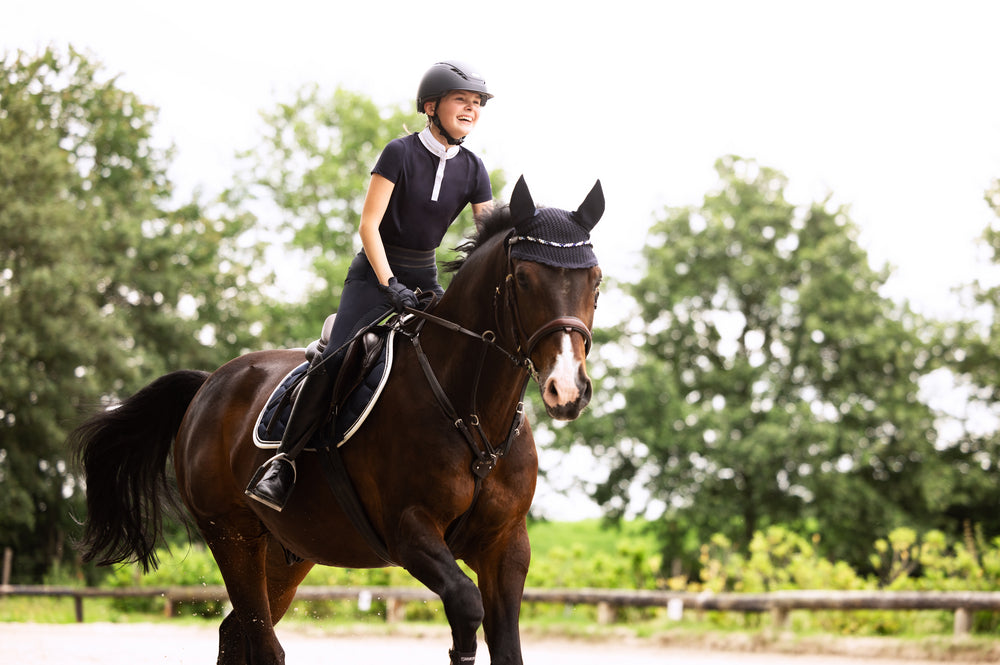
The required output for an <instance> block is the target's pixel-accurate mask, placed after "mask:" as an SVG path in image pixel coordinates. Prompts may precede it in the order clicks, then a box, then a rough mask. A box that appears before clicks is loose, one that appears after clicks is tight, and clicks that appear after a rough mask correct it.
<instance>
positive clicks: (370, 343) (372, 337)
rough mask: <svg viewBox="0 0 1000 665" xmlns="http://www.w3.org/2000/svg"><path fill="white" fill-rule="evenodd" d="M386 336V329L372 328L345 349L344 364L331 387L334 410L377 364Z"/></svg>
mask: <svg viewBox="0 0 1000 665" xmlns="http://www.w3.org/2000/svg"><path fill="white" fill-rule="evenodd" d="M387 334H388V329H387V328H380V327H377V326H372V327H370V328H368V329H367V330H365V331H364V332H362V333H361V334H360V335H358V336H357V337H355V338H354V340H353V341H352V342H351V343H350V346H348V347H347V351H346V352H345V355H344V362H343V364H342V365H341V366H340V372H339V373H338V374H337V381H336V383H334V386H333V403H334V405H335V408H339V407H340V405H341V404H343V402H344V400H346V399H347V397H348V396H349V395H350V394H351V393H353V392H354V390H355V389H356V388H357V387H358V386H359V385H361V383H362V382H363V381H364V379H365V377H367V376H368V374H369V373H370V372H371V370H372V368H373V367H374V366H375V365H376V364H377V363H378V362H379V359H380V358H381V356H382V351H383V349H384V348H385V343H386V337H387Z"/></svg>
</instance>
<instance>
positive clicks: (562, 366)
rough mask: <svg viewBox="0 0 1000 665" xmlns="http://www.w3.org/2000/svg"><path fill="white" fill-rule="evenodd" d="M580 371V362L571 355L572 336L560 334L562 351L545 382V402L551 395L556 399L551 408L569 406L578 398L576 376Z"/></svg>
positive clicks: (578, 389)
mask: <svg viewBox="0 0 1000 665" xmlns="http://www.w3.org/2000/svg"><path fill="white" fill-rule="evenodd" d="M579 371H580V361H579V360H577V359H576V355H575V354H574V353H573V334H572V333H568V332H564V333H562V349H560V350H559V355H558V356H557V357H556V362H555V364H554V365H553V366H552V372H551V373H550V374H549V378H548V379H547V380H546V387H547V389H546V390H545V392H544V394H545V400H546V401H549V397H550V395H552V394H553V393H554V394H555V397H556V398H557V399H556V400H555V404H554V405H553V406H558V405H562V404H570V403H572V402H575V401H576V400H578V399H579V398H580V387H579V384H578V383H577V380H576V379H577V376H578V375H579Z"/></svg>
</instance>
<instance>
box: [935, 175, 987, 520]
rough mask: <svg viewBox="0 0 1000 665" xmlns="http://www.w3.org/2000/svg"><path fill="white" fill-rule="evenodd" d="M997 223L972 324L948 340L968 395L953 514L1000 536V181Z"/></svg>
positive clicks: (975, 289)
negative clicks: (987, 268)
mask: <svg viewBox="0 0 1000 665" xmlns="http://www.w3.org/2000/svg"><path fill="white" fill-rule="evenodd" d="M985 199H986V203H987V205H989V206H990V208H992V210H993V212H994V213H995V214H996V217H997V219H996V220H994V223H993V224H991V225H990V226H988V227H987V228H986V229H985V230H984V231H983V234H982V237H981V240H982V245H983V247H984V248H985V250H986V254H987V259H988V262H989V266H990V267H992V270H987V271H985V272H986V274H985V275H984V278H983V279H982V280H979V281H977V282H975V283H973V284H971V285H969V288H968V290H967V293H968V294H969V295H971V300H972V303H971V307H970V308H969V309H970V310H971V311H972V312H974V313H976V314H978V316H977V317H976V318H974V319H972V320H966V321H960V322H957V323H955V324H953V325H950V326H949V328H948V330H947V334H946V337H945V345H946V348H948V349H951V350H952V353H951V354H950V360H951V362H950V363H949V368H950V369H951V370H952V371H953V372H954V373H955V374H956V375H957V383H958V385H959V386H961V387H962V388H965V389H967V391H968V402H967V404H966V408H965V409H964V411H962V412H960V413H957V414H953V417H954V418H956V419H957V420H958V421H959V422H960V424H961V425H962V427H961V434H960V435H959V439H958V441H957V442H956V444H955V445H953V446H952V447H950V448H949V449H948V450H947V451H946V454H947V455H948V456H949V457H950V458H951V464H950V465H949V467H948V469H947V472H948V473H949V474H951V475H952V476H953V477H955V483H954V484H955V491H954V494H953V500H952V505H951V507H950V508H949V512H950V514H951V515H953V516H954V517H955V518H958V519H962V520H965V521H967V522H969V523H970V524H976V525H980V526H982V527H983V529H984V531H985V532H986V533H988V534H998V533H1000V511H998V510H997V507H998V506H1000V432H998V431H997V423H998V422H1000V280H998V279H997V273H998V271H1000V180H996V181H994V182H993V184H992V186H991V187H990V189H989V190H988V191H987V192H986V195H985Z"/></svg>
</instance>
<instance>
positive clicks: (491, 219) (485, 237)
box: [442, 205, 514, 273]
mask: <svg viewBox="0 0 1000 665" xmlns="http://www.w3.org/2000/svg"><path fill="white" fill-rule="evenodd" d="M513 226H514V225H513V222H512V221H511V215H510V207H509V206H507V205H497V206H494V208H493V210H492V211H490V212H488V213H486V214H485V215H481V216H479V217H477V218H476V228H477V229H479V230H478V232H477V233H475V234H474V235H472V236H470V237H468V238H466V241H465V242H463V243H462V244H461V245H459V246H458V247H456V248H455V250H456V251H458V252H461V254H462V256H460V257H458V258H457V259H455V260H454V261H448V262H446V263H444V264H442V268H443V269H444V270H445V271H446V272H451V273H454V272H457V271H458V269H459V268H461V267H462V266H463V265H465V262H466V261H467V260H468V259H469V257H470V256H472V254H473V253H475V251H476V250H477V249H479V248H480V247H482V246H483V245H485V244H486V243H487V242H488V241H489V240H491V239H492V238H495V237H496V236H498V235H501V234H503V233H505V232H507V231H510V230H511V229H512V228H513Z"/></svg>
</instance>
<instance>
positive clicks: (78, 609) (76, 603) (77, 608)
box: [73, 596, 83, 623]
mask: <svg viewBox="0 0 1000 665" xmlns="http://www.w3.org/2000/svg"><path fill="white" fill-rule="evenodd" d="M73 611H74V612H75V613H76V622H77V623H83V596H73Z"/></svg>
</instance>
